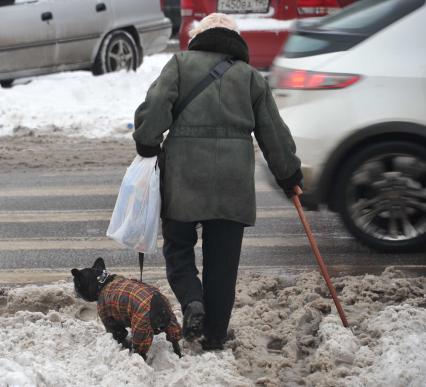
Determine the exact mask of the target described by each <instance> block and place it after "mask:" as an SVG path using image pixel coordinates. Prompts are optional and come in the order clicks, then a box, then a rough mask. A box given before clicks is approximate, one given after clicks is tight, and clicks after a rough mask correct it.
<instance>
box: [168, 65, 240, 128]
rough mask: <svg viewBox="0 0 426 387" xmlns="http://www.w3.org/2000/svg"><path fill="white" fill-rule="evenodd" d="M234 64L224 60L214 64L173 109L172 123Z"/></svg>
mask: <svg viewBox="0 0 426 387" xmlns="http://www.w3.org/2000/svg"><path fill="white" fill-rule="evenodd" d="M234 63H235V60H232V59H226V60H223V61H221V62H219V63H218V64H216V65H215V66H214V67H213V68H212V69H211V70H210V72H209V74H208V75H207V77H205V78H204V79H203V80H201V82H199V83H198V84H197V85H195V87H194V88H193V89H192V90H191V91H190V92H189V94H188V95H187V96H186V97H185V98H184V99H183V100H182V101H181V102H180V103H178V104H177V105H175V107H174V108H173V112H172V114H173V121H176V120H177V118H178V117H179V115H180V113H182V112H183V111H184V109H185V108H186V107H187V106H188V105H189V104H190V103H191V101H192V100H193V99H194V98H195V97H197V96H198V95H199V94H200V93H201V92H202V91H203V90H204V89H206V88H207V86H208V85H210V84H211V83H212V82H214V81H215V80H216V79H220V78H222V76H223V74H225V73H226V72H227V71H228V70H229V69H230V68H231V67H232V65H233V64H234Z"/></svg>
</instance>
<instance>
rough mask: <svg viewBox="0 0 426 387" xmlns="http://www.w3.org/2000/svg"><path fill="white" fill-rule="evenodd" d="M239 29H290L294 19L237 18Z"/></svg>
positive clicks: (243, 30)
mask: <svg viewBox="0 0 426 387" xmlns="http://www.w3.org/2000/svg"><path fill="white" fill-rule="evenodd" d="M236 22H237V25H238V29H239V30H240V32H246V31H269V32H270V31H275V32H277V33H278V32H280V31H286V30H288V29H290V27H291V26H292V24H293V23H294V20H279V19H274V18H270V19H261V18H259V19H250V18H241V19H240V18H237V19H236Z"/></svg>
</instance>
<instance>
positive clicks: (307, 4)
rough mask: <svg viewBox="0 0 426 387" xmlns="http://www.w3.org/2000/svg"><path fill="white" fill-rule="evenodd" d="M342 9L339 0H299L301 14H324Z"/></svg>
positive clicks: (298, 11) (298, 6)
mask: <svg viewBox="0 0 426 387" xmlns="http://www.w3.org/2000/svg"><path fill="white" fill-rule="evenodd" d="M339 9H340V4H339V2H338V0H297V13H298V14H299V16H302V17H303V16H309V17H312V16H324V15H328V14H330V13H334V12H336V11H337V10H339Z"/></svg>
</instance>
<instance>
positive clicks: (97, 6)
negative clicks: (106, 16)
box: [96, 3, 106, 12]
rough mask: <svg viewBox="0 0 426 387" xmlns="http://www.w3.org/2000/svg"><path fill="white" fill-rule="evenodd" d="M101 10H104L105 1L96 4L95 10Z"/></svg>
mask: <svg viewBox="0 0 426 387" xmlns="http://www.w3.org/2000/svg"><path fill="white" fill-rule="evenodd" d="M103 11H106V5H105V3H98V4H96V12H103Z"/></svg>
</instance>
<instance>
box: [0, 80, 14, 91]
mask: <svg viewBox="0 0 426 387" xmlns="http://www.w3.org/2000/svg"><path fill="white" fill-rule="evenodd" d="M13 81H14V79H4V80H3V81H0V86H1V87H3V88H5V89H10V88H11V87H12V85H13Z"/></svg>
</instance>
